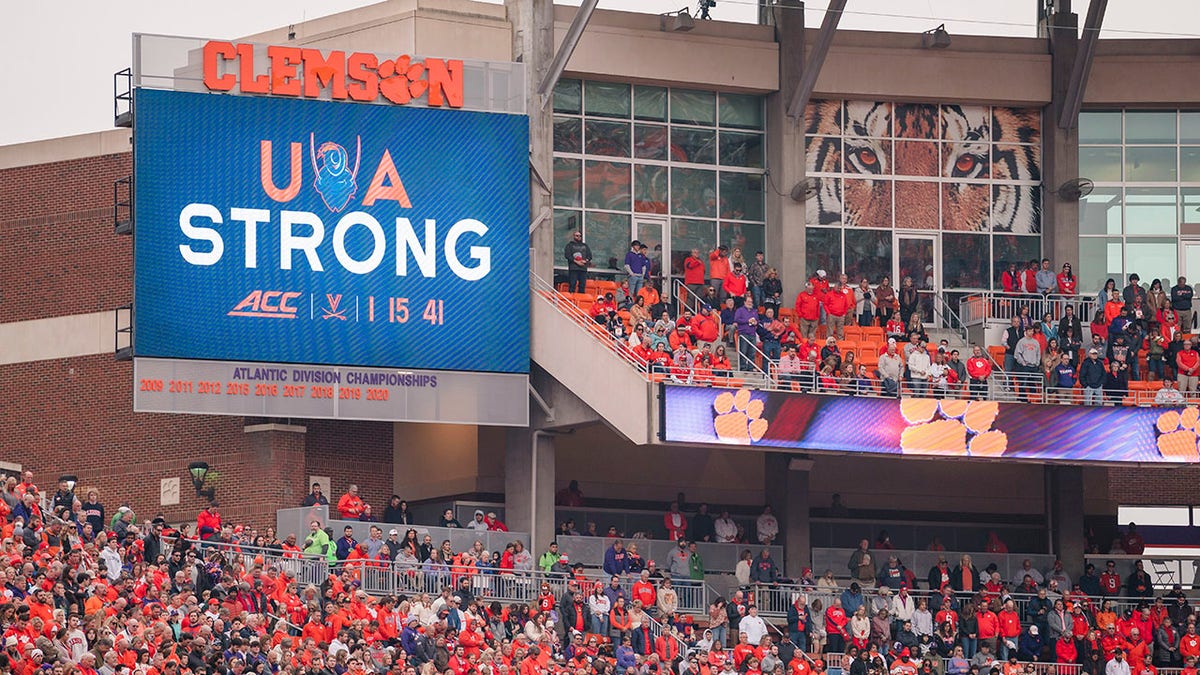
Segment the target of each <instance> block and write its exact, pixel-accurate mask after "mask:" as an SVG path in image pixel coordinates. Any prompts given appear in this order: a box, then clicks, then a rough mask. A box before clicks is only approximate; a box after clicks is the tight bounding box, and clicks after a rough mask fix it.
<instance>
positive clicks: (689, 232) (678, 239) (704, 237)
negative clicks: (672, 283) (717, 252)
mask: <svg viewBox="0 0 1200 675" xmlns="http://www.w3.org/2000/svg"><path fill="white" fill-rule="evenodd" d="M716 247H717V223H716V221H715V220H694V219H691V218H672V219H671V274H675V275H681V274H683V260H684V258H686V257H688V256H689V255H691V253H692V249H696V250H697V251H699V253H700V259H701V260H705V261H707V260H708V257H707V256H708V252H709V251H711V250H713V249H714V248H716Z"/></svg>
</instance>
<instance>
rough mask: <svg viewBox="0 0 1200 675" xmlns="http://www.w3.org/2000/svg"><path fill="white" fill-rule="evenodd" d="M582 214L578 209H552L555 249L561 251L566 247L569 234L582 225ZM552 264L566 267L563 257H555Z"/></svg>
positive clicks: (569, 238)
mask: <svg viewBox="0 0 1200 675" xmlns="http://www.w3.org/2000/svg"><path fill="white" fill-rule="evenodd" d="M582 215H583V214H581V213H580V212H579V211H567V210H564V209H554V250H555V251H562V250H563V248H565V247H566V245H567V242H569V241H571V235H573V234H574V233H575V232H577V231H579V230H580V228H581V227H582V226H583V222H582V220H580V218H581V216H582ZM554 264H555V265H556V266H559V267H566V265H567V261H566V259H564V258H555V259H554Z"/></svg>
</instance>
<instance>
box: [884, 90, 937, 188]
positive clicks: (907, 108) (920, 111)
mask: <svg viewBox="0 0 1200 675" xmlns="http://www.w3.org/2000/svg"><path fill="white" fill-rule="evenodd" d="M895 110H896V116H895V123H894V124H893V126H894V127H895V131H896V138H923V139H927V140H936V139H937V137H938V129H939V128H941V125H940V124H939V123H938V107H937V106H936V105H925V104H922V103H897V104H896V106H895ZM934 175H937V174H934Z"/></svg>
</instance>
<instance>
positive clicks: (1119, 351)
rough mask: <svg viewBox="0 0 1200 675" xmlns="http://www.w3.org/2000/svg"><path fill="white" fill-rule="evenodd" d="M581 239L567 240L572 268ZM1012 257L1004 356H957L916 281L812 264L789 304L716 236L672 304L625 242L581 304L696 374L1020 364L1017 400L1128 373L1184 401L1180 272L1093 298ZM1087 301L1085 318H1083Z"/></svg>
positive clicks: (1199, 385) (955, 380)
mask: <svg viewBox="0 0 1200 675" xmlns="http://www.w3.org/2000/svg"><path fill="white" fill-rule="evenodd" d="M580 246H586V244H582V242H581V240H580V239H576V240H575V241H572V242H570V243H568V244H567V250H566V251H564V255H566V256H567V258H568V266H570V265H571V264H572V263H571V262H570V261H571V260H572V259H575V258H574V256H575V254H577V253H579V249H580ZM1018 267H1019V266H1018V265H1017V264H1016V263H1010V264H1009V265H1008V268H1007V269H1006V270H1004V271H1003V272H1002V273H1001V275H1000V279H999V286H1000V287H1001V288H1002V289H1003V290H1002V292H1000V293H998V294H997V296H996V298H997V299H996V300H995V302H996V303H1001V304H1002V306H1003V309H1002V313H1003V314H1004V315H1011V317H1012V318H1011V325H1010V326H1009V327H1008V329H1007V330H1006V331H1005V332H1004V336H1003V343H1002V345H997V347H1003V350H1002V352H1003V363H1000V362H999V361H1000V356H999V353H1000V352H999V350H997V354H996V356H995V357H994V356H993V355H992V354H991V353H990V352H989V351H988V350H987V348H986V346H980V347H979V348H977V347H971V349H970V353H969V354H963V353H960V352H959V350H957V349H954V348H953V347H952V346H951V345H949V344H947V343H946V341H945V340H942V341H941V343H940V344H934V343H932V342H931V341H930V338H929V334H928V331H927V329H926V327H925V324H924V322H925V321H926V320H928V315H929V308H928V307H927V306H926V305H928V304H929V303H928V299H924V301H923V298H922V296H921V294H920V292H919V290H918V289H919V288H922V287H924V286H919V285H918V284H916V283H914V281H913V279H912V277H910V276H906V277H904V278H903V279H902V280H901V281H900V284H899V285H898V286H893V285H892V282H891V279H890V278H888V277H887V276H884V277H882V278H881V279H880V280H879V281H878V283H876V284H872V283H870V280H868V279H866V278H862V279H857V280H852V279H850V278H849V277H848V276H847V275H846V274H839V275H837V277H836V279H835V278H833V276H832V275H830V274H828V273H826V271H825V270H817V271H816V273H815V274H813V275H812V277H811V278H809V279H808V280H807V281H806V282H805V286H804V290H803V291H801V292H800V293H799V294H798V295H797V297H796V299H795V302H794V303H792V304H791V305H790V306H788V303H786V302H785V301H784V300H783V298H782V284H781V282H780V280H779V274H778V271H777V270H776V269H775V268H774V267H771V266H770V265H768V264H767V263H766V261H765V259H764V255H763V252H762V251H757V252H755V254H754V257H753V262H750V261H748V260H746V259H745V258H744V257H743V253H742V251H741V250H740V249H738V248H736V247H735V248H734V249H732V250H730V249H729V248H728V247H727V246H724V245H722V246H718V247H717V248H715V249H713V250H712V251H710V252H708V253H707V254H703V253H701V251H699V250H697V249H693V250H692V251H691V253H690V254H689V255H688V256H687V257H686V258H684V260H683V264H682V272H683V282H684V286H685V287H686V288H687V292H686V293H685V294H684V295H685V296H686V297H683V298H681V299H680V302H679V303H678V307H676V306H673V305H672V304H671V303H669V302H667V301H666V300H665V299H664V297H663V295H662V293H661V291H660V290H659V289H658V288H656V286H655V281H654V278H653V277H652V265H651V262H650V258H649V257H648V254H647V248H646V246H645V244H643V243H642V242H639V241H633V242H631V244H630V250H629V252H628V253H627V254H626V257H625V261H624V265H623V270H622V271H623V275H622V279H621V280H620V281H619V282H604V283H606V284H607V285H606V286H603V287H600V290H601V292H600V293H598V294H597V296H596V297H595V299H594V300H593V299H592V298H590V297H588V298H586V301H584V302H583V303H582V305H581V306H586V307H587V311H588V312H589V313H590V315H591V316H592V318H593V319H594V320H595V321H596V322H597V323H599V324H601V325H603V326H604V327H605V328H606V329H607V330H608V331H609V333H610V334H611V335H612V336H613V338H614V339H617V340H622V341H626V342H627V343H628V346H629V348H630V349H631V350H632V352H633V353H634V354H635V355H636V357H637V358H638V359H640V360H641V361H643V362H644V363H647V364H648V365H649V367H650V368H651V369H652V370H655V371H658V372H661V373H663V374H664V375H665V376H666V377H669V378H670V379H672V380H675V381H680V382H688V383H694V384H710V383H713V382H714V381H716V380H717V378H721V377H727V376H732V375H737V374H739V373H742V372H751V371H769V372H772V373H773V374H774V375H775V376H776V377H777V379H778V380H780V381H782V382H785V383H786V382H792V383H795V387H796V388H799V389H801V390H805V391H820V392H827V393H842V394H851V395H855V394H872V395H884V396H899V395H905V394H911V395H914V396H927V395H935V396H939V397H966V398H980V397H984V396H986V395H987V393H988V390H989V381H990V380H991V379H992V378H993V377H995V376H996V375H997V373H998V372H1000V371H1003V372H1006V373H1010V374H1015V375H1018V377H1015V378H1007V379H1005V380H1004V381H1003V383H1002V385H1001V386H1002V387H1003V388H1004V390H1005V391H1006V392H1008V393H1009V394H1011V395H1012V396H1013V397H1021V396H1023V395H1027V394H1031V393H1034V392H1035V391H1036V392H1037V393H1038V394H1039V398H1041V396H1040V394H1041V393H1043V392H1044V393H1045V394H1046V396H1045V398H1046V399H1048V400H1049V401H1051V402H1063V403H1066V402H1074V401H1077V400H1081V401H1082V402H1083V403H1085V404H1088V405H1103V404H1121V403H1122V402H1124V401H1125V399H1126V397H1127V396H1128V395H1129V392H1130V382H1131V381H1146V382H1162V383H1163V384H1162V386H1161V387H1159V388H1157V389H1155V390H1154V402H1155V404H1156V405H1182V404H1183V403H1184V402H1185V401H1186V399H1187V395H1188V394H1190V393H1195V392H1198V391H1200V351H1197V349H1196V346H1197V345H1196V340H1195V339H1194V338H1191V336H1190V332H1191V330H1192V324H1193V320H1194V318H1193V317H1194V313H1193V311H1192V295H1193V290H1192V287H1191V286H1189V285H1188V284H1187V280H1186V279H1185V278H1183V277H1180V278H1179V279H1178V280H1177V281H1176V283H1175V285H1173V286H1172V285H1170V283H1169V280H1160V279H1154V280H1152V281H1151V282H1150V283H1149V284H1148V285H1143V284H1141V281H1140V277H1139V275H1137V274H1136V273H1135V274H1131V275H1130V276H1129V280H1128V284H1127V285H1125V286H1124V287H1123V288H1120V287H1118V285H1117V283H1116V281H1115V280H1113V279H1109V280H1108V281H1107V283H1106V284H1105V286H1104V288H1102V289H1100V291H1099V293H1098V294H1097V295H1096V297H1095V302H1092V297H1091V296H1090V295H1083V294H1081V289H1080V288H1079V282H1078V278H1077V277H1076V276H1075V274H1074V272H1073V270H1072V267H1071V265H1070V263H1066V264H1063V265H1062V266H1061V268H1060V271H1058V272H1055V271H1054V270H1053V269H1052V267H1051V261H1050V260H1049V259H1042V260H1040V261H1039V260H1037V259H1034V260H1030V261H1029V262H1028V263H1027V264H1026V265H1024V266H1020V267H1021V268H1020V269H1018ZM577 268H578V265H576V269H573V271H574V272H576V275H575V276H574V277H573V281H572V286H571V290H576V291H578V292H582V290H583V287H581V286H579V285H578V283H583V282H584V281H586V274H584V275H583V276H582V277H581V276H579V274H578V271H579V270H578V269H577ZM581 280H583V281H581ZM577 282H578V283H577ZM1073 300H1078V301H1079V302H1073ZM1001 304H997V308H1000V307H1001ZM1088 308H1094V312H1093V314H1092V316H1083V315H1082V314H1081V312H1082V311H1084V310H1085V309H1088ZM1084 322H1087V324H1086V325H1085V323H1084ZM847 336H849V337H850V338H851V339H850V340H847ZM1085 336H1088V337H1087V338H1086V339H1085ZM914 357H915V358H914ZM1176 383H1178V386H1176ZM1076 391H1078V392H1079V395H1078V396H1077V395H1076Z"/></svg>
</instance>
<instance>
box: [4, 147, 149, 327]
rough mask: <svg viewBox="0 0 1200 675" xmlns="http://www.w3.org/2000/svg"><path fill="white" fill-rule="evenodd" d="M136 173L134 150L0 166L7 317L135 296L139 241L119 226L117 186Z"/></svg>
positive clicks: (85, 309) (88, 307)
mask: <svg viewBox="0 0 1200 675" xmlns="http://www.w3.org/2000/svg"><path fill="white" fill-rule="evenodd" d="M129 172H130V155H129V153H123V154H119V155H105V156H101V157H89V158H85V159H76V160H70V161H64V162H54V163H51V164H40V165H36V166H28V167H18V168H14V169H5V170H0V242H3V243H2V245H0V317H3V318H2V319H0V320H2V321H4V322H10V321H24V320H29V319H44V318H50V317H56V316H69V315H72V314H85V313H89V312H100V311H105V310H110V309H113V308H115V307H118V306H120V305H124V304H128V303H129V302H130V300H131V299H132V297H133V272H132V251H133V241H132V238H131V237H122V236H117V235H115V234H114V233H113V227H112V184H113V181H114V180H116V179H117V178H120V177H122V176H126V175H128V174H129Z"/></svg>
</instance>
